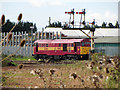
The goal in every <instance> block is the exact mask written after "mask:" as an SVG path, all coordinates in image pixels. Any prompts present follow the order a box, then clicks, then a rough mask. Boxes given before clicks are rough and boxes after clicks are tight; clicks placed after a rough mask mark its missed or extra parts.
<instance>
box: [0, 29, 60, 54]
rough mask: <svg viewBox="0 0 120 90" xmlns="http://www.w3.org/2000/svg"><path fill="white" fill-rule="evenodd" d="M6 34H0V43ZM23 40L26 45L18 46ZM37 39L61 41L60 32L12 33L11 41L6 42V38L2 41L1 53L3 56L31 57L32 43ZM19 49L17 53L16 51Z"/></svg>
mask: <svg viewBox="0 0 120 90" xmlns="http://www.w3.org/2000/svg"><path fill="white" fill-rule="evenodd" d="M6 35H8V33H5V32H4V33H2V32H1V33H0V42H1V41H2V40H3V38H4V37H5V36H6ZM23 39H25V40H26V43H25V46H24V47H21V48H20V46H19V44H20V42H21V41H22V40H23ZM39 39H61V32H60V33H58V32H56V33H54V32H43V31H42V32H35V33H33V32H32V31H31V32H30V33H26V32H12V40H10V41H9V42H8V37H7V38H6V39H5V40H4V41H3V43H2V47H0V50H1V51H2V52H1V53H2V54H4V55H10V54H14V53H15V55H17V56H18V55H20V56H32V53H33V43H34V41H35V40H39ZM19 48H20V50H19V51H17V50H18V49H19Z"/></svg>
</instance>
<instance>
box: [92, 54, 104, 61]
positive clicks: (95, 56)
mask: <svg viewBox="0 0 120 90" xmlns="http://www.w3.org/2000/svg"><path fill="white" fill-rule="evenodd" d="M102 55H103V53H94V54H93V55H92V57H91V59H92V60H93V61H98V60H99V56H102Z"/></svg>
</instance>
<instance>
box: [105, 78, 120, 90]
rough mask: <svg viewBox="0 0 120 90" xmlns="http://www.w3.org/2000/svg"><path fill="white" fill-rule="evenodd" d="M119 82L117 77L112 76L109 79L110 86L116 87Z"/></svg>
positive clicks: (108, 84)
mask: <svg viewBox="0 0 120 90" xmlns="http://www.w3.org/2000/svg"><path fill="white" fill-rule="evenodd" d="M118 84H119V82H118V81H117V80H116V79H115V77H113V76H110V77H109V78H108V80H107V86H108V88H115V87H118Z"/></svg>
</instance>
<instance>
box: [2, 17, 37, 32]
mask: <svg viewBox="0 0 120 90" xmlns="http://www.w3.org/2000/svg"><path fill="white" fill-rule="evenodd" d="M14 25H15V22H11V21H10V20H9V19H8V20H7V21H6V23H5V25H3V26H2V32H9V31H10V30H11V29H12V27H13V26H14ZM31 26H33V27H34V28H33V32H35V31H37V27H36V24H33V23H32V22H19V23H18V24H17V26H16V27H15V28H14V30H13V32H19V31H26V32H27V33H28V32H29V31H31V28H30V27H31Z"/></svg>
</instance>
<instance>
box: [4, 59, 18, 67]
mask: <svg viewBox="0 0 120 90" xmlns="http://www.w3.org/2000/svg"><path fill="white" fill-rule="evenodd" d="M5 66H17V64H16V63H14V62H12V61H9V60H4V61H2V67H5Z"/></svg>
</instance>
